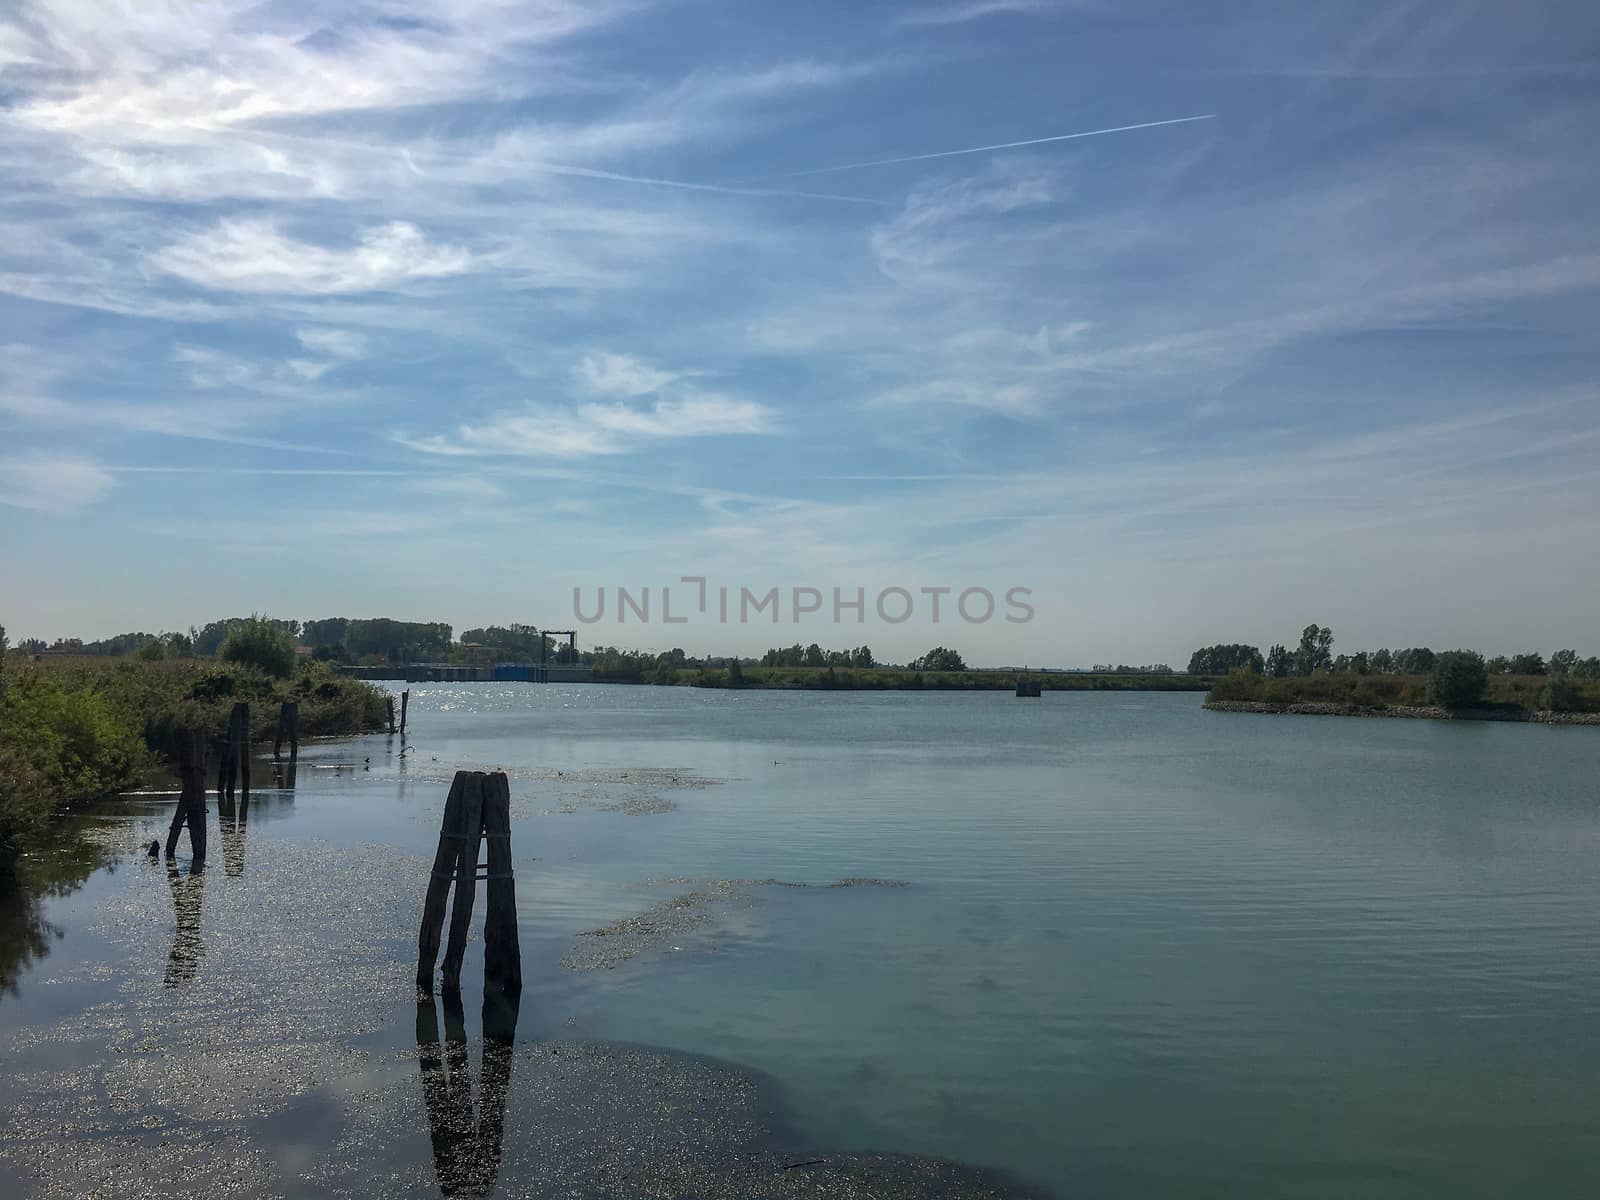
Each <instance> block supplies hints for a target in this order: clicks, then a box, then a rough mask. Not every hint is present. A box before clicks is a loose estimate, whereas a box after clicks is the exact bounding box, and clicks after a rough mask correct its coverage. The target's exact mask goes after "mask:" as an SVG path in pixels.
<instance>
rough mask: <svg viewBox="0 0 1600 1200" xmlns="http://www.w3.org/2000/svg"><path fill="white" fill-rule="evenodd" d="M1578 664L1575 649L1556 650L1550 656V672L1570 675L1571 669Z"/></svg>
mask: <svg viewBox="0 0 1600 1200" xmlns="http://www.w3.org/2000/svg"><path fill="white" fill-rule="evenodd" d="M1577 665H1578V652H1577V651H1576V650H1557V651H1556V652H1555V653H1554V654H1552V655H1551V656H1550V674H1552V675H1571V674H1572V669H1573V668H1574V667H1576V666H1577Z"/></svg>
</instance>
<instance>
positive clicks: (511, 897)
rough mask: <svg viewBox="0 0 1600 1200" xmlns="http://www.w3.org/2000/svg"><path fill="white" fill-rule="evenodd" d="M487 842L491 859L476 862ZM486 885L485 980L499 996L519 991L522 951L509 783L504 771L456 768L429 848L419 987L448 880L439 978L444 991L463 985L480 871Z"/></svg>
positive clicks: (428, 973) (427, 979) (429, 980)
mask: <svg viewBox="0 0 1600 1200" xmlns="http://www.w3.org/2000/svg"><path fill="white" fill-rule="evenodd" d="M485 840H487V841H488V843H489V853H488V861H487V862H485V863H482V864H480V863H479V862H478V846H479V844H480V843H481V842H483V841H485ZM480 870H482V871H484V872H485V874H484V876H483V878H484V879H485V880H487V882H488V885H489V886H488V889H487V892H488V911H487V915H486V916H485V919H484V929H483V941H484V984H485V986H486V987H490V988H493V989H494V990H495V991H496V992H497V993H498V994H502V995H505V996H509V997H516V996H517V995H519V994H520V993H521V991H522V949H521V946H520V943H519V941H518V937H517V893H516V882H515V880H514V879H513V878H512V868H511V783H510V781H509V780H508V779H507V778H506V776H505V774H504V773H503V772H498V771H497V772H494V773H491V774H484V773H483V772H480V771H457V772H456V776H455V779H454V781H453V782H452V783H451V785H450V795H449V796H448V798H447V799H446V800H445V806H444V818H443V820H442V821H441V822H440V828H439V847H438V850H437V851H436V852H435V853H434V859H433V871H432V873H431V875H430V876H429V879H428V891H427V896H426V897H425V899H424V901H423V906H422V928H421V931H420V933H419V934H418V937H417V986H419V987H421V988H424V989H430V990H431V988H432V986H433V964H434V962H435V960H436V959H437V958H438V956H439V942H440V939H441V935H442V933H443V930H444V918H445V907H446V901H447V900H448V897H449V892H450V888H451V886H452V884H453V885H454V887H455V900H454V903H453V905H452V907H451V912H450V938H449V944H448V945H447V946H446V948H445V955H444V963H443V966H442V969H441V975H440V982H441V985H442V987H443V988H444V990H445V992H446V993H452V992H456V991H459V990H460V988H461V962H462V959H463V957H464V956H465V954H466V949H467V935H468V933H469V931H470V929H471V926H472V910H473V907H474V904H475V901H476V896H477V881H478V878H479V875H478V872H479V871H480Z"/></svg>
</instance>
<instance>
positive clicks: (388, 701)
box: [383, 696, 394, 733]
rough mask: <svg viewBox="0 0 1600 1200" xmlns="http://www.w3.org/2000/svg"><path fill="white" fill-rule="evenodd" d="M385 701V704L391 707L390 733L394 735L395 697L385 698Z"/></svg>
mask: <svg viewBox="0 0 1600 1200" xmlns="http://www.w3.org/2000/svg"><path fill="white" fill-rule="evenodd" d="M383 699H384V703H386V704H387V705H388V706H389V732H390V733H393V732H394V697H393V696H385V697H384V698H383Z"/></svg>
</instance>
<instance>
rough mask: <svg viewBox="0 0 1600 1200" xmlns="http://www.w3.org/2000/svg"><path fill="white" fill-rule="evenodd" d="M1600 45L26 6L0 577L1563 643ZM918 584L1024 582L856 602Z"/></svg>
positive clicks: (1581, 11)
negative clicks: (803, 606) (891, 601)
mask: <svg viewBox="0 0 1600 1200" xmlns="http://www.w3.org/2000/svg"><path fill="white" fill-rule="evenodd" d="M329 13H336V14H337V15H333V16H330V15H329ZM1596 63H1600V9H1597V8H1596V7H1595V6H1594V5H1593V4H1589V3H1582V2H1576V0H1574V2H1570V3H1530V4H1523V5H1507V4H1503V3H1469V2H1463V0H1440V2H1432V0H1428V2H1405V0H1385V2H1383V3H1364V2H1361V0H1346V2H1341V3H1336V4H1322V5H1285V4H1281V3H1243V2H1240V3H1209V2H1205V0H1182V2H1176V0H1175V2H1171V3H1145V4H1139V3H1127V4H1123V3H1118V4H1112V3H1109V2H1105V3H1100V2H1097V0H1085V2H1076V3H1075V2H1063V3H1047V2H1044V0H1039V2H1032V0H949V2H944V0H940V2H936V3H927V4H902V5H890V4H864V3H852V4H840V5H833V4H826V3H816V4H803V5H802V4H782V5H780V4H743V5H718V4H707V3H691V2H677V3H660V4H653V3H648V2H638V3H620V4H612V3H607V2H605V0H601V2H599V3H582V4H578V3H571V4H569V3H545V4H514V3H500V2H496V0H460V2H447V0H373V2H370V3H352V4H346V5H338V6H327V5H313V4H307V3H275V2H256V3H230V2H220V3H207V4H181V3H176V2H168V3H158V2H151V3H148V4H137V5H126V6H123V5H113V4H90V3H82V2H71V0H44V2H29V0H24V2H23V3H21V5H20V7H18V6H17V5H11V6H8V8H7V10H6V15H0V172H3V175H4V178H5V179H6V181H7V186H6V187H5V188H4V189H3V191H0V228H3V229H4V232H5V236H4V238H3V239H0V548H3V550H4V561H5V564H6V581H5V584H4V588H3V595H0V621H3V622H4V623H5V624H6V625H7V627H8V628H9V630H10V632H11V633H12V635H13V637H15V636H23V635H34V636H44V637H54V636H58V635H82V636H95V635H104V634H109V633H112V632H116V631H119V630H123V629H131V628H145V629H152V630H153V629H157V628H172V627H181V626H185V625H187V624H189V623H190V622H197V621H203V620H206V619H208V618H211V617H215V616H220V615H225V614H231V613H237V612H242V611H249V610H252V609H255V610H264V611H268V612H271V613H273V614H276V615H284V616H295V617H302V618H304V617H320V616H331V615H349V616H358V615H380V614H381V615H389V616H395V617H403V618H416V619H440V620H449V621H452V622H453V623H454V624H455V625H456V627H457V628H458V629H461V628H465V627H468V626H471V625H476V624H481V623H486V622H508V621H531V622H533V623H535V624H539V625H547V626H565V625H570V624H571V623H572V620H571V617H572V592H573V589H574V587H580V588H583V589H584V593H585V596H586V597H589V598H590V599H588V600H586V604H592V597H593V595H594V590H595V589H596V588H597V587H601V586H604V587H606V588H607V589H608V591H611V592H612V593H613V595H614V589H615V588H616V587H617V586H619V585H620V586H628V587H630V588H632V589H634V590H635V591H637V590H639V589H642V588H644V587H650V588H651V589H652V591H653V592H655V593H656V594H657V596H659V589H660V587H661V586H663V585H676V588H677V591H675V594H674V604H675V608H676V609H677V611H679V612H682V611H683V608H682V607H681V605H682V601H683V598H684V597H685V596H686V595H687V594H688V592H689V591H690V590H691V587H692V585H688V586H686V585H681V584H678V582H677V581H678V580H679V578H680V577H681V576H684V575H696V576H705V577H707V578H708V580H709V581H710V586H712V587H717V586H730V587H733V588H735V589H737V588H738V587H740V586H749V587H750V588H752V589H753V590H757V591H761V592H764V591H765V590H766V589H767V588H770V587H778V588H780V589H782V590H783V592H784V593H785V595H787V594H788V590H789V589H792V588H794V587H801V586H804V587H816V588H818V589H819V590H821V591H823V593H824V594H825V595H826V594H827V593H828V592H829V590H830V589H832V588H834V587H840V588H843V589H844V591H845V594H846V595H847V596H853V595H854V592H855V589H856V588H858V587H860V588H863V589H864V590H865V591H866V594H867V596H868V597H869V603H868V606H867V613H866V620H865V621H864V622H863V623H861V624H857V623H856V622H855V621H854V620H853V618H852V617H851V614H849V613H848V612H847V613H846V623H845V624H844V625H843V626H842V627H841V626H835V625H833V624H832V623H831V620H818V619H816V618H810V619H808V620H806V621H803V622H801V623H800V624H794V623H793V622H792V621H791V620H790V615H789V612H788V610H787V608H786V609H785V611H784V612H783V614H782V618H781V622H780V624H779V625H778V626H777V627H776V628H774V627H772V626H771V625H768V624H765V623H764V619H763V622H762V623H755V624H749V625H744V626H740V625H738V624H737V623H733V624H729V625H720V624H718V623H716V622H715V621H712V620H708V619H706V618H704V617H701V616H698V615H696V617H695V619H694V620H691V621H690V622H688V623H685V624H680V625H673V626H663V625H661V624H660V623H659V619H658V620H657V622H656V623H655V624H653V625H640V624H638V623H637V622H634V623H630V624H627V625H623V626H618V625H617V624H616V623H615V621H614V620H608V621H606V622H604V623H601V624H597V625H594V626H592V627H589V628H588V629H586V632H585V634H584V640H585V641H591V642H592V641H600V642H607V643H618V644H623V645H635V646H646V647H654V648H665V647H667V646H671V645H683V646H685V647H686V648H688V649H690V650H691V651H707V652H722V653H726V652H730V651H734V650H737V651H741V652H746V653H750V652H759V651H760V650H761V649H763V648H765V647H766V646H767V645H771V644H774V643H777V642H790V641H796V640H799V641H805V642H809V641H812V640H817V641H821V642H822V643H823V644H824V645H854V644H858V643H860V642H863V641H865V642H868V643H869V644H871V645H872V646H873V648H874V649H875V650H877V651H878V652H879V654H880V657H882V656H891V657H902V656H905V655H909V654H912V653H916V652H918V651H920V650H922V649H925V648H926V647H927V646H928V645H929V644H932V643H933V642H944V643H948V644H952V645H956V646H958V647H960V648H962V649H963V650H965V651H966V652H967V655H968V657H969V658H970V659H973V660H976V661H980V662H1016V661H1028V662H1034V663H1058V664H1086V663H1089V662H1091V661H1106V660H1123V661H1137V662H1144V661H1151V660H1157V659H1166V660H1172V661H1174V662H1175V663H1177V662H1178V661H1179V660H1181V659H1183V658H1185V657H1186V655H1187V652H1188V650H1189V649H1190V648H1192V647H1193V646H1195V645H1197V644H1201V643H1209V642H1214V641H1235V640H1244V641H1251V642H1259V643H1262V644H1265V643H1267V642H1269V641H1274V640H1284V641H1290V640H1292V639H1293V638H1294V637H1295V636H1296V633H1297V631H1298V629H1299V628H1300V626H1302V625H1304V624H1306V623H1307V622H1309V621H1312V620H1316V621H1319V622H1321V623H1324V624H1330V625H1332V626H1333V627H1334V629H1335V632H1336V635H1337V636H1338V638H1339V648H1344V649H1355V648H1357V647H1358V646H1361V645H1367V646H1376V645H1379V644H1389V645H1396V646H1398V645H1406V644H1432V645H1434V646H1436V647H1443V646H1447V645H1455V644H1467V645H1473V646H1477V647H1479V648H1482V649H1484V650H1486V651H1490V652H1497V651H1510V650H1515V649H1523V648H1536V649H1539V650H1542V651H1544V652H1548V651H1550V650H1552V649H1555V648H1557V646H1558V645H1572V646H1575V647H1577V648H1579V649H1580V650H1583V651H1584V652H1586V653H1595V652H1597V651H1600V644H1597V643H1596V641H1595V626H1594V620H1593V613H1594V597H1595V595H1596V591H1597V584H1600V566H1597V563H1600V554H1597V553H1596V551H1597V549H1600V546H1597V540H1600V539H1597V522H1596V517H1595V513H1596V511H1597V500H1600V405H1597V380H1600V342H1597V340H1596V338H1595V328H1596V316H1597V308H1600V305H1597V298H1600V244H1597V238H1596V232H1597V230H1596V219H1595V216H1594V197H1595V195H1596V194H1597V186H1596V185H1597V183H1600V166H1597V159H1596V156H1595V155H1594V153H1593V130H1594V128H1595V127H1596V124H1597V119H1600V87H1597V84H1600V68H1597V67H1596ZM1187 117H1206V118H1207V119H1205V120H1194V121H1187V122H1184V123H1181V124H1166V125H1159V126H1154V127H1150V128H1144V129H1134V130H1125V131H1123V132H1118V133H1107V134H1104V135H1100V136H1093V137H1084V138H1078V139H1074V140H1065V141H1054V142H1046V143H1040V144H1036V145H1029V146H1017V147H1013V148H1010V149H1004V150H992V151H983V152H978V153H971V154H953V155H947V156H943V157H917V158H913V159H912V161H905V162H895V163H887V164H882V165H875V166H856V165H854V164H858V163H863V162H876V161H877V160H882V159H896V158H912V156H921V155H931V154H937V153H939V152H942V151H951V150H964V149H969V148H973V147H982V146H993V145H995V144H999V143H1010V142H1021V141H1029V140H1032V139H1041V138H1050V137H1056V136H1059V135H1062V134H1069V133H1080V132H1090V131H1096V130H1103V129H1109V128H1115V127H1121V126H1129V125H1142V124H1146V123H1151V122H1162V121H1174V120H1177V119H1179V118H1187ZM834 168H845V169H834ZM930 586H932V587H950V588H952V589H954V590H955V591H956V592H959V591H960V590H961V589H963V588H967V587H985V588H988V589H989V590H990V591H991V592H993V593H994V594H995V595H997V596H999V595H1001V594H1002V593H1004V592H1005V591H1006V589H1008V588H1011V587H1017V586H1022V587H1028V588H1030V589H1031V590H1032V595H1031V603H1032V604H1033V606H1034V609H1035V613H1036V615H1035V617H1034V619H1033V620H1032V621H1031V622H1028V623H1025V624H1012V623H1006V622H1003V621H992V622H989V623H986V624H981V625H979V624H966V623H963V622H960V621H952V619H951V617H950V614H949V611H948V608H947V609H946V610H945V613H944V616H943V618H942V622H941V623H940V624H938V625H935V624H934V623H933V622H932V621H931V619H930V616H929V613H928V606H927V604H926V602H925V598H924V599H923V600H922V601H921V602H919V604H918V607H917V609H916V611H915V615H914V616H913V618H912V619H911V620H909V621H906V622H903V623H899V624H892V623H886V622H884V621H882V620H880V619H879V618H878V616H877V614H876V613H875V612H873V611H872V608H873V605H872V603H871V597H873V596H875V595H876V594H877V593H878V592H879V591H880V590H881V589H883V588H886V587H904V588H906V589H907V590H908V591H910V592H911V593H913V595H914V596H918V597H920V596H923V594H921V593H919V591H918V589H920V588H923V587H930ZM735 594H737V593H736V592H735ZM657 604H658V605H659V599H658V600H657ZM829 607H830V606H827V605H825V606H824V612H823V614H822V616H823V617H825V618H830V617H831V613H830V612H829V611H828V609H829Z"/></svg>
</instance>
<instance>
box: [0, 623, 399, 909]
mask: <svg viewBox="0 0 1600 1200" xmlns="http://www.w3.org/2000/svg"><path fill="white" fill-rule="evenodd" d="M240 700H242V701H246V702H248V703H249V704H250V707H251V710H252V715H253V716H254V717H255V719H254V720H253V721H252V732H253V733H254V735H255V738H256V739H257V740H270V739H271V737H272V731H273V729H274V727H275V725H276V722H277V716H278V709H279V705H280V704H282V703H283V702H284V701H286V700H292V701H295V702H297V703H298V704H299V706H300V721H299V728H300V733H301V735H302V736H307V737H316V736H329V735H348V734H356V733H363V732H369V731H373V730H378V729H382V728H385V727H386V725H387V722H388V703H387V698H386V697H385V695H384V693H383V692H381V691H379V690H378V689H377V688H375V687H373V686H372V685H371V684H368V683H363V682H361V681H359V680H354V679H345V678H341V677H340V676H338V675H336V674H335V673H334V672H333V671H332V670H330V669H329V668H328V667H326V666H324V665H323V664H321V663H308V664H306V665H304V666H301V667H298V668H296V666H295V665H294V664H293V662H292V661H291V662H289V663H284V662H282V661H281V660H269V661H268V662H267V664H266V666H265V667H263V666H261V665H257V664H256V663H254V662H251V661H248V656H244V657H241V658H237V659H234V660H231V661H228V660H224V661H215V660H213V661H201V660H194V659H181V660H166V661H136V660H127V659H123V660H91V659H61V660H46V661H44V662H38V663H35V662H30V661H28V659H27V658H26V657H24V656H21V655H15V654H13V655H4V654H0V892H3V891H4V890H5V886H6V883H7V881H8V880H9V879H10V878H11V877H12V872H13V868H14V866H15V863H16V859H17V857H18V855H20V854H23V853H25V852H26V851H27V849H28V847H29V845H30V844H31V843H32V842H33V841H34V840H36V839H38V838H40V837H42V836H43V835H44V834H45V833H46V832H47V830H48V827H49V826H50V825H51V823H52V821H53V819H54V818H55V817H56V816H58V815H59V814H61V813H62V812H64V811H65V810H67V809H69V808H71V807H73V806H75V805H80V804H84V803H87V802H89V801H92V800H96V799H100V798H102V797H105V796H108V795H111V794H113V793H115V792H118V791H124V790H126V789H128V788H132V787H137V786H139V785H141V784H144V783H147V782H149V781H150V780H151V779H152V778H155V777H158V776H160V775H161V773H162V772H163V770H164V768H165V766H166V765H167V764H169V763H170V762H171V761H172V759H173V758H174V756H175V755H176V753H177V747H178V735H179V732H180V731H181V730H183V729H198V730H200V731H201V733H202V734H203V735H204V736H205V738H206V739H207V741H208V743H209V744H210V745H212V746H213V747H217V746H220V745H221V743H222V741H223V739H224V737H225V733H226V729H227V724H228V715H229V713H230V711H231V710H232V707H233V705H234V703H235V702H236V701H240Z"/></svg>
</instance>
